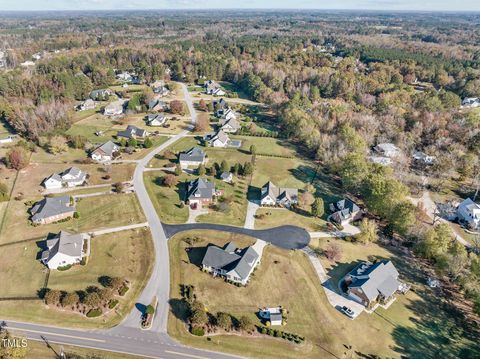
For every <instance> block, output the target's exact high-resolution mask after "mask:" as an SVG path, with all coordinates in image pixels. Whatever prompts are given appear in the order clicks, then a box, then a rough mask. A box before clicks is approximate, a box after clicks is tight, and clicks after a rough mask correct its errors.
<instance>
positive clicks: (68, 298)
mask: <svg viewBox="0 0 480 359" xmlns="http://www.w3.org/2000/svg"><path fill="white" fill-rule="evenodd" d="M79 302H80V297H79V296H78V294H77V293H75V292H70V293H67V294H65V295H64V296H63V298H62V307H71V306H74V305H75V304H77V303H79Z"/></svg>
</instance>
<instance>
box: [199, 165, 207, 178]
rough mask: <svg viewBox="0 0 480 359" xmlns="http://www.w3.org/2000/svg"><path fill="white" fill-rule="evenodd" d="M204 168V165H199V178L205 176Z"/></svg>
mask: <svg viewBox="0 0 480 359" xmlns="http://www.w3.org/2000/svg"><path fill="white" fill-rule="evenodd" d="M205 172H206V171H205V166H204V165H200V166H198V175H199V176H204V175H205Z"/></svg>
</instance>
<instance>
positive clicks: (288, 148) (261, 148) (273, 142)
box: [230, 135, 296, 161]
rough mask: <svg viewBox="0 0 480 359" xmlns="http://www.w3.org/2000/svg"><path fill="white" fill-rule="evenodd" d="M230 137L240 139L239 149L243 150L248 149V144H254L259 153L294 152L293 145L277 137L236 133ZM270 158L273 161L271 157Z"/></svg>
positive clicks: (289, 154)
mask: <svg viewBox="0 0 480 359" xmlns="http://www.w3.org/2000/svg"><path fill="white" fill-rule="evenodd" d="M230 138H232V139H238V140H241V141H242V147H241V149H242V150H244V151H249V150H250V146H252V145H254V146H255V147H256V150H257V154H259V155H260V154H265V155H276V156H295V153H296V152H295V147H294V146H293V145H292V144H290V143H289V142H288V141H285V140H281V139H277V138H269V137H253V136H236V135H232V136H230ZM271 160H272V161H275V159H273V158H272V159H271Z"/></svg>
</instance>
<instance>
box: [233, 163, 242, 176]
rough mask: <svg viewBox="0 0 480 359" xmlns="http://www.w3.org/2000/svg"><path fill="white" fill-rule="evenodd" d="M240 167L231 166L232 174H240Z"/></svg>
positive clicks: (236, 164) (237, 165) (237, 164)
mask: <svg viewBox="0 0 480 359" xmlns="http://www.w3.org/2000/svg"><path fill="white" fill-rule="evenodd" d="M240 169H241V166H240V164H239V163H235V164H234V165H233V174H234V175H238V174H239V173H240Z"/></svg>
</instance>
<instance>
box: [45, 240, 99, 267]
mask: <svg viewBox="0 0 480 359" xmlns="http://www.w3.org/2000/svg"><path fill="white" fill-rule="evenodd" d="M89 254H90V237H89V236H88V235H86V234H83V233H81V234H71V233H68V232H66V231H61V232H60V233H59V234H57V235H56V236H55V237H54V238H52V239H47V249H46V250H44V251H43V252H42V257H41V261H42V263H43V264H45V265H46V266H47V267H48V268H50V269H58V268H59V267H64V266H68V265H73V264H78V263H80V262H81V261H82V258H84V257H86V256H88V255H89Z"/></svg>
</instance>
